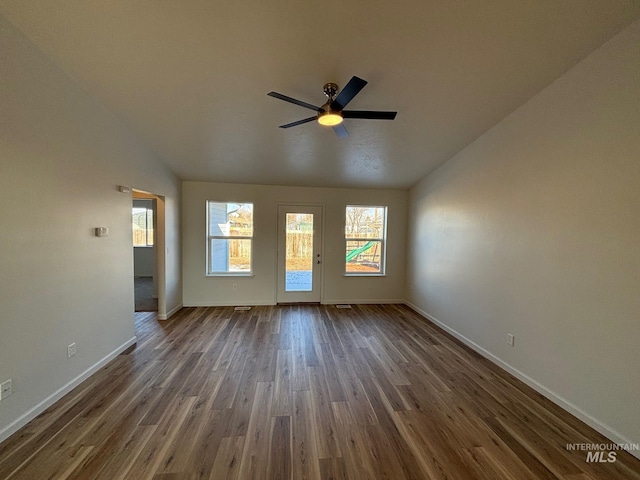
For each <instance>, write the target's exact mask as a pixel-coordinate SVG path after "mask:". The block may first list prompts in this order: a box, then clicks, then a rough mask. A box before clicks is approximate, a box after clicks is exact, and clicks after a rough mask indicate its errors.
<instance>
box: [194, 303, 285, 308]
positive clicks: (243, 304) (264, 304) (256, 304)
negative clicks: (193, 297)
mask: <svg viewBox="0 0 640 480" xmlns="http://www.w3.org/2000/svg"><path fill="white" fill-rule="evenodd" d="M269 305H275V303H273V302H219V303H210V302H191V303H187V304H185V305H184V306H185V307H257V306H261V307H264V306H269Z"/></svg>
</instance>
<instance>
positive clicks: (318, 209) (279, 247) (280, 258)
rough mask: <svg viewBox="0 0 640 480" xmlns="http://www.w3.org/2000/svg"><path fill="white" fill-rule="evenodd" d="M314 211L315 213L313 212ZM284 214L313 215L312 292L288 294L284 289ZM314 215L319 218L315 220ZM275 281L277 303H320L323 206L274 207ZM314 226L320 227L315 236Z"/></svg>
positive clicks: (322, 259)
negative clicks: (317, 256)
mask: <svg viewBox="0 0 640 480" xmlns="http://www.w3.org/2000/svg"><path fill="white" fill-rule="evenodd" d="M313 210H315V211H313ZM286 213H312V214H313V215H314V219H313V224H314V248H313V250H314V253H313V255H314V258H313V262H314V263H313V270H312V282H313V283H312V285H313V290H312V292H290V293H287V292H285V291H284V288H285V274H286V270H285V269H286V266H285V257H284V255H285V253H286V249H285V246H286V231H285V229H286V223H283V222H284V219H285V217H284V215H285V214H286ZM316 215H318V216H319V218H316ZM276 225H277V227H276V281H275V297H276V304H279V303H322V300H323V296H324V281H323V279H324V205H321V204H315V203H314V204H309V203H279V204H277V206H276ZM316 225H320V232H319V234H318V235H317V236H316V235H315V234H316ZM317 243H319V245H317ZM317 254H320V263H319V264H317V263H316V255H317Z"/></svg>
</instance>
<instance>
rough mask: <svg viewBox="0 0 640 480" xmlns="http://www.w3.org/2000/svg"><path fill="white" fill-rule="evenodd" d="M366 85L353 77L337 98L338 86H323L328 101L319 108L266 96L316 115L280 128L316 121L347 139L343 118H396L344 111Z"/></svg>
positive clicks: (283, 98) (273, 93)
mask: <svg viewBox="0 0 640 480" xmlns="http://www.w3.org/2000/svg"><path fill="white" fill-rule="evenodd" d="M366 84H367V81H366V80H363V79H361V78H359V77H356V76H353V77H351V80H349V83H347V85H346V86H345V87H344V88H343V89H342V90H341V91H340V93H339V94H338V96H336V94H337V93H338V85H336V84H335V83H327V84H325V86H324V88H323V91H324V94H325V95H326V96H327V98H328V100H327V101H326V103H325V104H324V105H322V106H321V107H316V106H315V105H311V104H310V103H307V102H303V101H301V100H296V99H295V98H291V97H287V96H286V95H282V94H281V93H278V92H269V93H267V95H269V96H270V97H274V98H279V99H280V100H284V101H285V102H289V103H293V104H295V105H300V106H301V107H305V108H308V109H310V110H314V111H315V112H316V114H315V115H314V116H313V117H309V118H305V119H302V120H298V121H297V122H292V123H287V124H285V125H280V128H291V127H295V126H296V125H302V124H303V123H308V122H313V121H314V120H317V122H318V123H319V124H320V125H325V126H328V127H333V131H334V132H335V133H336V135H337V136H338V137H348V136H349V132H347V129H346V128H345V127H344V124H343V123H342V121H343V120H344V119H345V118H364V119H371V120H393V119H394V118H396V114H397V113H398V112H376V111H371V110H344V107H346V106H347V104H348V103H349V102H350V101H351V100H353V98H354V97H355V96H356V95H357V94H358V93H360V90H362V89H363V88H364V86H365V85H366Z"/></svg>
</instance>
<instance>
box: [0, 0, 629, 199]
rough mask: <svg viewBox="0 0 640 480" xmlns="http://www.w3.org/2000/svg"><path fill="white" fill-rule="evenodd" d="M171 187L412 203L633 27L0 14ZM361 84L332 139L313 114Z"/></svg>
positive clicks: (159, 8) (278, 4)
mask: <svg viewBox="0 0 640 480" xmlns="http://www.w3.org/2000/svg"><path fill="white" fill-rule="evenodd" d="M0 13H2V14H3V15H4V16H5V17H6V18H7V19H8V20H9V21H10V22H12V23H13V24H14V25H15V26H16V27H17V28H18V29H20V30H21V31H22V32H23V33H24V34H25V35H26V36H27V37H28V38H29V39H30V40H31V41H32V42H33V43H34V44H35V45H36V46H37V47H39V48H40V49H41V50H42V51H44V52H45V53H46V54H47V55H48V56H49V57H50V58H52V59H53V61H54V62H55V63H57V64H58V65H59V67H60V68H61V69H62V70H64V71H65V72H66V73H67V74H68V75H69V76H71V77H72V78H73V79H75V81H76V82H77V83H79V84H80V85H81V86H82V88H84V89H85V90H86V91H88V92H89V93H90V94H92V95H93V96H95V97H96V98H98V99H99V100H100V101H101V102H102V103H104V104H105V105H106V106H107V108H109V109H110V110H111V111H112V112H114V113H115V114H116V115H117V116H118V117H119V118H120V119H121V120H122V121H124V122H125V123H126V124H127V125H128V126H129V127H130V129H131V130H132V131H133V132H134V133H135V134H136V135H137V136H138V137H140V138H141V139H142V140H143V141H144V142H145V143H146V144H147V145H148V146H149V147H150V148H152V149H153V150H154V151H155V152H156V154H157V155H158V156H159V157H160V158H161V159H162V160H163V161H164V162H165V163H166V164H167V165H169V167H170V168H171V169H172V170H173V171H174V172H175V173H176V174H177V175H178V176H179V177H180V178H182V179H184V180H202V181H218V182H237V183H257V184H271V185H301V186H334V187H384V188H400V189H405V188H409V187H410V186H412V185H413V184H415V183H416V182H417V181H419V180H420V179H421V178H423V177H424V176H425V175H426V174H428V173H429V172H430V171H431V170H433V169H434V168H436V167H437V166H438V165H440V164H442V163H443V162H445V161H446V160H447V159H449V158H451V156H453V155H454V154H455V153H456V152H458V151H460V150H461V149H463V148H464V147H465V146H466V145H468V144H469V143H470V142H472V141H473V140H474V139H476V138H477V137H479V136H480V135H482V134H483V133H484V132H485V131H487V130H488V129H489V128H491V127H492V126H493V125H495V124H496V123H497V122H499V121H500V120H501V119H502V118H504V117H505V116H507V115H508V114H509V113H511V112H513V111H514V110H515V109H517V108H518V107H519V106H520V105H522V104H523V103H525V102H526V101H527V100H528V99H530V98H531V97H532V96H533V95H535V94H536V93H537V92H539V91H540V90H541V89H543V88H544V87H545V86H547V85H548V84H549V83H551V82H553V81H554V80H555V79H556V78H558V77H559V76H561V75H562V74H563V73H564V72H566V71H567V70H568V69H569V68H571V67H572V66H573V65H575V64H576V63H577V62H579V61H580V60H581V59H582V58H584V57H585V56H587V55H588V54H589V53H590V52H592V51H593V50H595V49H596V48H597V47H599V46H600V45H602V44H603V43H604V42H605V41H607V40H608V39H609V38H611V37H612V36H614V35H615V34H616V33H618V32H619V31H620V30H622V29H623V28H624V27H625V26H626V25H628V24H630V23H631V22H632V21H634V20H635V19H636V18H638V17H639V16H640V2H639V1H637V0H635V1H631V0H629V1H623V0H564V1H562V0H492V1H483V2H472V1H466V0H440V1H438V0H401V1H397V2H389V1H385V0H342V1H337V0H327V1H294V0H245V1H236V2H234V1H225V2H222V1H215V0H174V1H171V0H138V1H132V0H109V1H105V0H76V1H70V0H0ZM353 75H357V76H359V77H362V78H364V79H365V80H367V81H368V82H369V84H368V85H367V86H366V87H365V88H364V89H363V90H362V91H361V92H360V94H359V95H358V96H357V97H356V98H355V99H354V100H353V101H352V102H351V103H350V104H349V107H348V108H349V109H353V110H396V111H398V116H397V118H396V119H395V120H394V121H381V120H354V119H347V120H345V126H346V128H347V130H348V131H349V133H350V136H349V137H347V138H338V137H336V136H335V135H334V133H333V131H332V130H331V128H327V127H321V126H319V125H317V124H316V123H315V122H311V123H307V124H304V125H300V126H297V127H295V128H291V129H280V128H278V125H281V124H285V123H289V122H292V121H295V120H299V119H302V118H305V117H308V116H309V114H310V113H311V114H313V112H310V111H309V110H307V109H304V108H301V107H299V106H296V105H292V104H290V103H286V102H283V101H280V100H277V99H274V98H271V97H268V96H267V93H268V92H269V91H271V90H275V91H277V92H280V93H282V94H285V95H288V96H291V97H295V98H297V99H300V100H303V101H305V102H308V103H311V104H314V105H321V104H322V103H324V100H325V97H324V95H323V93H322V87H323V85H324V84H325V83H327V82H335V83H337V84H338V85H339V86H340V87H342V86H344V85H345V84H346V82H347V81H348V80H349V79H350V78H351V77H352V76H353Z"/></svg>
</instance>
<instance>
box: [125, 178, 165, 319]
mask: <svg viewBox="0 0 640 480" xmlns="http://www.w3.org/2000/svg"><path fill="white" fill-rule="evenodd" d="M132 231H133V238H132V245H133V246H132V248H133V276H134V278H133V283H134V300H135V311H136V312H141V311H142V312H144V311H147V312H148V311H152V312H157V313H158V318H161V316H163V315H164V316H166V300H165V289H164V285H165V283H164V279H165V271H164V261H163V260H164V256H163V255H162V252H164V248H165V247H164V244H165V236H164V235H165V232H164V199H163V197H161V196H159V195H154V194H152V193H148V192H143V191H140V190H135V189H134V190H132Z"/></svg>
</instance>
